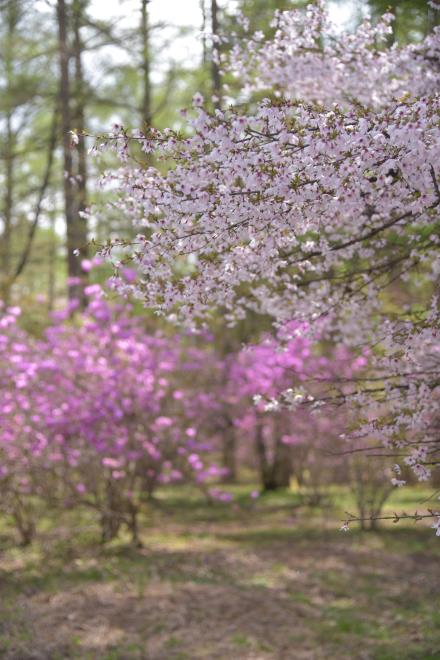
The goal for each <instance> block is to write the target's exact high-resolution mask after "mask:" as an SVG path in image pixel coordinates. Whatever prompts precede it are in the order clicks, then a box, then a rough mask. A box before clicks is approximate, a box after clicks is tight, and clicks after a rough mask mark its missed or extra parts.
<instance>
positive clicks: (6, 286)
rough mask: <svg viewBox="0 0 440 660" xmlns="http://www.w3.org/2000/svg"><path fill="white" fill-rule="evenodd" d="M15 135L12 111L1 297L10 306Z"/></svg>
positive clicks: (8, 121)
mask: <svg viewBox="0 0 440 660" xmlns="http://www.w3.org/2000/svg"><path fill="white" fill-rule="evenodd" d="M14 142H15V140H14V134H13V132H12V116H11V112H10V110H8V112H7V115H6V153H5V160H6V175H5V194H4V205H3V223H4V224H3V235H2V278H1V282H2V287H1V297H2V300H3V302H4V303H5V304H7V305H8V304H9V302H10V297H11V287H10V275H11V238H12V210H13V189H14Z"/></svg>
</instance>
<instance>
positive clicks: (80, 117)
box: [73, 0, 88, 305]
mask: <svg viewBox="0 0 440 660" xmlns="http://www.w3.org/2000/svg"><path fill="white" fill-rule="evenodd" d="M85 5H86V2H85V0H74V2H73V35H74V38H73V56H74V62H75V113H74V128H75V130H76V131H77V133H78V134H79V135H80V136H81V135H82V134H83V133H84V130H85V99H86V96H85V90H84V75H83V66H82V53H83V43H82V40H81V26H82V24H83V18H84V16H83V14H84V10H85ZM75 151H76V157H77V177H76V178H77V187H76V208H75V222H76V224H77V228H78V229H77V231H78V236H79V243H80V253H81V258H85V257H87V256H88V247H87V221H86V218H85V217H84V215H83V214H84V212H85V210H86V208H87V152H86V144H85V140H84V138H83V137H80V138H79V141H78V144H77V146H76V150H75ZM80 277H81V280H82V288H81V297H82V301H81V302H82V303H83V305H85V304H86V301H85V299H84V298H83V290H84V286H85V285H86V284H87V281H88V275H87V272H86V271H81V275H80Z"/></svg>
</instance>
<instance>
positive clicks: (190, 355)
mask: <svg viewBox="0 0 440 660" xmlns="http://www.w3.org/2000/svg"><path fill="white" fill-rule="evenodd" d="M85 295H86V296H87V298H88V306H87V308H86V310H85V311H84V312H81V313H79V312H77V313H76V315H74V316H72V311H73V309H76V305H75V304H70V305H69V307H68V308H66V309H65V310H61V311H59V312H56V313H55V314H54V315H53V319H52V323H51V324H50V325H49V326H48V327H47V328H46V331H45V333H44V335H43V336H42V337H41V338H34V337H32V336H30V335H29V334H27V333H26V332H25V331H24V330H22V329H21V328H20V325H19V323H18V317H19V312H20V310H19V309H17V308H9V309H6V310H3V314H2V316H1V318H0V329H1V332H0V367H1V369H0V373H1V377H0V410H1V415H2V432H1V436H0V493H1V500H0V502H1V503H0V508H1V509H2V510H3V511H4V512H7V513H9V514H10V515H11V516H12V517H13V518H14V521H15V524H16V526H17V529H18V531H19V533H20V536H21V540H22V542H23V543H28V542H30V541H31V539H32V537H33V535H34V533H35V526H36V522H37V520H38V516H39V513H40V511H41V510H42V508H43V507H47V506H52V507H54V508H55V509H60V508H66V507H67V508H71V507H77V506H87V507H90V508H92V509H93V510H94V511H95V512H96V514H97V516H98V518H99V522H100V526H101V533H102V540H103V541H107V540H110V539H112V538H113V537H114V536H116V535H117V534H118V532H119V530H120V528H121V526H123V525H126V526H127V527H128V528H129V530H130V532H131V534H132V538H133V541H134V542H136V543H137V542H139V529H138V525H139V513H140V511H141V510H142V508H143V507H145V506H146V505H147V503H148V501H150V500H151V499H152V498H154V495H155V493H156V490H157V488H158V487H160V486H163V485H166V484H170V483H177V484H178V483H183V482H186V483H188V482H189V483H193V484H195V485H196V486H198V487H199V488H200V489H201V490H202V491H203V492H204V493H205V494H206V496H207V497H208V498H210V499H212V500H219V501H222V502H227V501H230V500H231V495H230V493H228V492H225V490H224V489H223V488H222V487H219V485H218V481H219V480H222V479H225V478H227V477H229V478H231V477H233V478H235V477H236V471H237V470H236V464H237V461H239V462H240V464H241V465H247V466H249V467H251V468H252V467H255V466H256V467H257V468H258V471H259V475H260V481H261V488H262V489H264V490H271V489H274V488H279V487H282V486H288V485H289V482H290V479H291V477H292V476H294V475H295V476H296V477H297V478H298V480H301V475H302V474H303V473H304V469H305V466H306V465H309V460H310V456H311V448H312V447H316V446H321V447H324V446H327V445H328V444H329V443H330V442H332V441H334V439H335V438H336V436H337V434H338V431H340V429H341V428H342V427H343V424H344V423H345V422H346V421H347V420H346V416H345V413H336V412H335V410H334V406H333V409H332V411H331V412H330V411H329V412H328V414H323V411H322V405H321V403H322V402H320V401H319V400H317V399H316V396H317V394H318V393H319V394H321V395H322V394H323V393H324V390H325V391H326V392H332V393H333V394H334V393H335V391H336V390H335V382H334V379H335V374H338V375H339V376H343V375H345V376H347V377H348V376H349V375H350V374H352V373H354V372H358V371H359V370H361V369H362V368H363V367H364V366H365V360H362V359H360V358H356V357H354V356H353V354H352V353H350V352H349V351H347V350H346V349H344V348H342V347H340V348H337V349H332V350H331V351H330V352H329V354H328V355H327V356H326V355H323V353H322V350H318V349H319V347H318V345H317V344H316V343H314V341H313V340H312V338H311V337H306V336H304V333H303V330H304V328H303V327H301V326H299V325H298V324H297V323H295V322H291V323H288V324H284V325H283V326H282V328H281V329H280V330H279V332H278V334H277V335H276V336H266V337H265V338H263V339H262V340H261V341H260V342H259V343H257V344H255V345H253V346H248V347H244V348H242V349H241V350H240V351H238V352H237V353H230V354H228V355H226V356H224V357H220V355H219V354H218V353H217V352H216V351H215V349H214V347H213V345H212V343H210V342H209V341H207V338H203V337H197V336H196V337H191V335H189V334H186V335H184V334H182V335H173V336H171V337H168V336H166V335H165V334H160V333H157V332H156V333H150V332H148V331H147V330H146V327H145V322H144V320H143V319H142V318H141V317H139V316H135V315H133V314H132V312H131V306H130V304H129V303H127V302H123V303H119V304H111V303H110V302H109V301H108V300H107V298H106V297H105V293H104V291H103V290H102V289H101V287H100V286H98V285H90V286H88V287H87V288H86V289H85ZM344 387H345V385H344ZM280 399H282V400H285V401H288V402H289V407H287V406H285V405H281V404H280ZM318 411H319V413H320V414H319V415H317V414H316V413H317V412H318Z"/></svg>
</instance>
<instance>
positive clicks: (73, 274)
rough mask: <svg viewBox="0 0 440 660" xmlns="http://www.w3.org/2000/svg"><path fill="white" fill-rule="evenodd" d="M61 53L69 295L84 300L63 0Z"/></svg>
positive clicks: (59, 12) (59, 7)
mask: <svg viewBox="0 0 440 660" xmlns="http://www.w3.org/2000/svg"><path fill="white" fill-rule="evenodd" d="M57 20H58V53H59V63H60V111H61V133H62V145H63V164H64V177H63V182H64V209H65V217H66V247H67V273H68V277H69V285H68V291H69V298H70V299H71V300H72V299H77V300H81V299H82V287H81V276H82V271H81V256H85V254H86V250H87V246H86V244H87V238H86V236H85V235H84V223H83V222H78V220H79V216H78V213H77V209H76V199H75V188H74V185H75V183H74V181H75V179H74V177H75V172H74V166H73V157H72V147H71V131H72V115H71V85H70V74H69V60H70V52H69V46H68V37H67V35H68V17H67V11H66V3H65V1H64V0H58V2H57Z"/></svg>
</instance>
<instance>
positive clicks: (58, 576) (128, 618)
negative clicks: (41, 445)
mask: <svg viewBox="0 0 440 660" xmlns="http://www.w3.org/2000/svg"><path fill="white" fill-rule="evenodd" d="M249 490H250V489H249ZM426 492H427V491H423V490H420V489H410V488H408V489H402V491H399V493H396V494H395V498H398V499H397V500H396V499H395V500H394V502H393V501H392V502H391V503H390V505H389V507H388V508H389V510H390V511H391V510H394V509H398V510H402V509H407V510H411V508H416V507H417V504H418V503H419V504H420V501H421V500H422V499H423V496H424V495H425V494H426ZM348 499H349V498H348ZM243 501H244V500H243ZM246 501H248V502H249V501H250V500H249V498H246ZM349 505H350V502H349V501H348V502H347V496H346V495H345V494H341V492H337V493H333V495H332V496H331V497H329V499H328V500H327V501H326V502H325V507H324V509H320V510H318V509H311V508H310V507H306V506H303V505H301V503H300V500H299V498H298V496H297V495H295V494H292V493H283V494H280V495H271V496H268V497H264V498H260V499H259V500H257V501H256V502H255V504H254V505H248V506H247V507H246V506H243V505H242V506H237V505H235V506H234V505H232V506H231V505H215V506H209V505H207V504H206V503H205V502H204V501H203V499H201V498H200V497H199V496H198V495H196V494H194V493H192V492H189V491H188V492H182V491H179V490H174V491H173V490H171V491H169V492H168V493H165V494H164V495H163V496H162V497H161V499H160V505H159V506H158V507H157V508H155V510H154V511H153V513H152V514H151V515H150V517H149V519H148V521H144V523H143V533H142V540H143V543H144V546H145V547H144V548H143V549H134V548H132V547H130V546H129V545H128V544H127V539H124V538H122V539H120V540H117V541H115V542H113V543H112V544H110V545H109V546H107V547H102V546H100V545H99V544H98V542H97V539H98V534H97V528H96V527H95V526H94V525H93V524H92V523H93V521H92V519H90V518H81V519H79V520H78V519H76V518H75V517H72V516H74V514H69V516H67V515H66V518H65V520H64V519H63V520H62V521H60V520H58V521H54V520H50V519H48V520H45V521H41V522H40V529H41V531H40V534H39V538H38V540H37V541H36V542H35V544H34V545H33V546H31V547H30V548H26V549H19V548H17V547H16V546H15V545H14V544H13V537H12V532H7V530H6V528H0V658H2V659H4V660H56V659H57V660H64V659H65V658H84V659H99V660H135V659H145V660H196V659H198V658H205V659H212V660H216V659H218V660H220V659H227V660H303V659H310V660H315V659H316V660H321V659H322V660H324V659H325V660H345V659H347V660H357V659H359V660H370V659H374V660H397V659H398V660H405V659H406V660H416V659H419V660H425V659H427V658H439V659H440V607H439V605H440V562H439V559H440V539H439V538H436V536H435V534H434V531H433V530H431V529H427V528H426V526H423V525H422V523H418V524H417V525H414V524H412V525H411V526H410V525H404V524H403V523H400V524H398V525H392V526H391V525H390V526H388V527H385V528H384V529H382V530H380V531H378V532H363V533H361V532H359V531H356V530H355V529H353V530H352V531H350V532H348V533H343V532H339V531H338V527H339V526H340V517H341V513H342V511H343V510H344V509H345V508H346V507H347V506H349ZM352 508H353V507H352Z"/></svg>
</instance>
